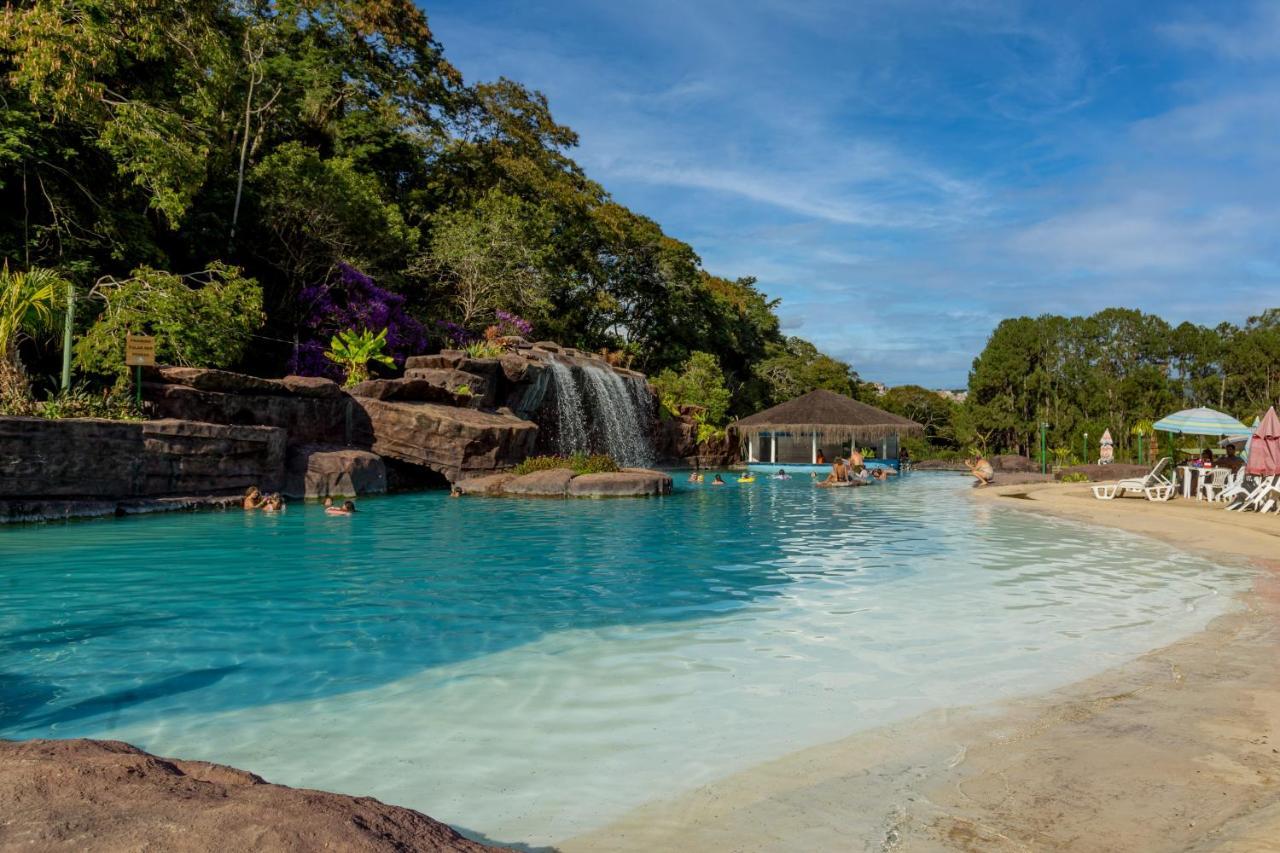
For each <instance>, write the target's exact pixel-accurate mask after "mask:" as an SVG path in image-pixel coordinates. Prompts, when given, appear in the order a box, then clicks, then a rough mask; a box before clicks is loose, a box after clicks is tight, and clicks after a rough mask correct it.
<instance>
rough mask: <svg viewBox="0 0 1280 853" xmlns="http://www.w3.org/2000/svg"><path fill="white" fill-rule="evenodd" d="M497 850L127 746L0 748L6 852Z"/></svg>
mask: <svg viewBox="0 0 1280 853" xmlns="http://www.w3.org/2000/svg"><path fill="white" fill-rule="evenodd" d="M498 849H506V848H495V847H489V846H487V845H484V844H480V843H477V842H475V841H471V840H469V839H466V838H463V837H462V836H461V835H459V834H458V833H457V832H455V831H454V830H452V829H450V828H449V827H448V826H445V825H444V824H442V823H440V822H439V821H435V820H432V819H431V818H429V817H427V816H425V815H422V814H419V813H418V812H415V811H411V810H410V809H405V808H400V807H398V806H389V805H386V804H385V803H381V802H379V801H378V800H375V799H373V798H371V797H348V796H344V795H342V794H331V793H326V792H324V791H311V790H305V789H300V788H287V787H285V786H283V785H273V784H270V783H268V782H265V781H263V780H262V779H260V778H259V777H257V776H254V775H253V774H252V773H246V772H244V771H243V770H236V769H234V768H231V767H225V766H223V765H221V764H208V763H206V762H203V761H179V760H175V759H168V758H158V757H156V756H154V755H149V754H148V753H145V752H143V751H142V750H140V749H137V748H135V747H132V746H129V745H128V744H126V743H121V742H119V741H95V740H32V741H0V850H6V851H7V850H50V851H63V850H66V851H71V850H75V851H95V853H104V851H136V850H167V851H183V853H196V851H199V852H200V853H204V851H209V853H213V851H219V853H221V851H228V850H268V851H303V850H307V851H311V850H344V851H346V850H352V851H382V850H395V851H461V852H462V853H480V851H488V850H498Z"/></svg>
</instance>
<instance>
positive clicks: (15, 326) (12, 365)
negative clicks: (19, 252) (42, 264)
mask: <svg viewBox="0 0 1280 853" xmlns="http://www.w3.org/2000/svg"><path fill="white" fill-rule="evenodd" d="M67 286H68V285H67V282H66V280H65V279H63V278H62V277H60V276H59V275H58V274H57V273H56V272H54V271H53V270H47V269H38V268H33V269H29V270H26V271H25V272H24V271H21V270H19V271H12V272H11V271H10V270H9V264H8V262H6V263H5V265H4V267H3V268H0V398H2V399H4V400H7V401H11V402H12V401H16V400H18V399H25V398H27V397H28V396H29V391H28V388H27V380H26V374H25V373H24V371H23V369H22V361H21V360H20V359H19V358H18V345H19V344H20V343H22V340H23V339H24V338H26V337H32V336H36V335H41V334H44V333H46V332H49V331H51V330H52V329H53V327H54V326H55V324H56V323H57V319H58V317H59V315H60V308H59V306H58V304H57V300H58V295H59V294H60V293H66V288H67Z"/></svg>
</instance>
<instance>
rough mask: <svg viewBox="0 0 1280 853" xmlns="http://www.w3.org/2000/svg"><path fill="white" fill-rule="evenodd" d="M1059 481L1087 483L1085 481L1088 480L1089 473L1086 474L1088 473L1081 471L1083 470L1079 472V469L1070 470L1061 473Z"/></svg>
mask: <svg viewBox="0 0 1280 853" xmlns="http://www.w3.org/2000/svg"><path fill="white" fill-rule="evenodd" d="M1061 482H1063V483H1087V482H1089V475H1088V474H1085V473H1083V472H1081V471H1072V472H1070V473H1067V474H1063V475H1062V480H1061Z"/></svg>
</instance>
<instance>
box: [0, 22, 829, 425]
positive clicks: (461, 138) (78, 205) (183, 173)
mask: <svg viewBox="0 0 1280 853" xmlns="http://www.w3.org/2000/svg"><path fill="white" fill-rule="evenodd" d="M577 141H578V140H577V135H576V134H575V133H574V132H573V130H571V129H570V128H568V127H565V126H564V125H562V124H559V123H558V122H556V121H555V119H554V117H553V116H552V114H551V110H550V107H549V105H548V103H547V100H546V98H545V97H543V96H542V95H541V94H540V93H538V92H533V91H530V90H528V89H526V88H525V87H524V86H522V85H520V84H519V83H518V82H515V81H512V80H507V79H500V80H497V81H495V82H490V83H478V84H473V85H469V84H467V83H466V82H464V81H463V79H462V77H461V75H460V74H459V73H458V72H457V70H456V69H454V68H453V67H452V66H451V65H450V64H449V63H448V61H447V60H446V59H445V57H444V52H443V48H442V46H441V45H440V44H439V43H438V42H437V41H436V40H435V38H434V36H433V35H432V32H431V29H430V27H429V26H428V23H427V18H426V16H425V15H424V13H423V12H422V11H421V9H419V8H418V6H417V5H416V4H415V3H414V2H412V0H16V1H15V2H11V3H9V4H7V5H6V6H5V9H4V11H3V13H2V15H0V257H3V258H6V259H8V260H10V261H11V263H13V264H14V265H15V266H17V267H21V268H26V267H48V268H51V269H56V270H58V271H59V272H61V273H62V274H63V275H66V276H68V277H70V278H71V279H72V280H73V281H75V282H77V283H78V285H79V286H80V288H82V290H87V289H88V288H89V287H91V286H92V285H93V284H94V282H96V281H98V280H99V279H101V278H103V277H115V278H118V279H121V280H124V279H126V278H128V277H129V276H130V273H131V271H132V270H135V269H140V268H144V267H145V268H148V269H150V270H166V271H169V272H171V273H173V274H174V275H177V276H185V275H187V274H189V273H192V272H196V271H202V270H208V269H213V268H215V265H217V264H225V265H226V266H227V268H235V269H237V270H239V271H240V272H239V273H238V275H243V276H244V277H245V278H246V279H249V280H252V281H254V282H256V283H257V285H258V286H259V287H260V288H261V291H262V306H263V308H264V310H265V312H266V323H265V326H264V327H263V328H262V329H261V330H259V343H260V345H259V346H254V347H252V348H250V349H248V350H247V351H246V353H247V354H246V355H245V361H244V362H243V363H241V364H240V365H239V366H240V367H241V368H243V369H247V370H251V371H256V372H263V373H269V372H280V371H283V370H284V369H286V365H288V364H290V363H292V364H295V365H296V364H298V363H300V361H305V359H301V360H300V359H299V354H298V352H297V348H298V346H299V343H298V342H299V341H303V342H305V341H311V340H315V339H317V337H318V336H319V330H317V329H313V328H309V327H308V323H309V322H310V320H309V318H310V317H312V316H313V314H314V312H312V311H309V310H308V307H307V305H306V304H304V303H305V300H302V299H300V295H301V294H302V293H303V292H304V291H306V292H312V291H313V290H314V289H315V288H317V287H326V286H328V285H329V284H330V283H332V282H335V281H338V280H339V279H340V278H341V277H342V276H343V275H344V272H343V270H346V269H352V268H354V269H357V270H359V271H360V272H361V273H362V274H363V275H366V276H368V277H370V278H372V279H373V280H374V281H376V282H377V284H378V286H379V287H382V288H387V289H388V290H389V291H391V292H394V293H396V294H397V295H398V296H400V297H402V298H403V299H404V304H405V306H406V308H407V310H409V311H411V312H412V313H413V314H414V315H415V316H416V317H417V319H418V320H419V321H421V322H422V324H423V325H424V327H425V328H427V329H436V328H438V324H439V323H444V322H450V323H457V324H461V325H463V326H466V327H467V328H468V329H470V330H471V331H473V332H478V331H480V330H481V329H483V328H484V327H485V326H486V325H487V324H488V323H490V322H492V321H493V318H494V317H495V316H496V312H497V311H499V310H507V311H514V312H517V313H520V314H522V315H523V316H525V317H527V318H528V319H529V320H530V321H532V323H533V326H534V329H535V330H536V335H537V336H538V337H544V338H555V339H558V340H560V341H562V342H563V343H565V344H568V345H572V346H577V347H579V348H583V349H589V350H599V349H601V348H607V349H610V350H613V351H619V350H621V351H623V352H624V353H625V354H626V355H627V356H629V357H630V359H631V363H632V364H633V365H634V366H636V367H637V368H640V369H643V370H646V371H649V372H651V373H655V374H656V373H658V372H660V371H662V370H663V369H666V368H679V367H680V366H682V365H684V364H685V363H686V361H687V360H688V359H689V358H690V356H691V355H692V354H693V353H696V352H710V353H715V356H716V358H717V360H718V361H719V365H720V367H721V369H722V370H723V372H724V375H725V381H726V383H727V387H728V389H729V391H730V392H731V393H732V400H733V407H734V410H735V411H739V412H741V411H746V410H750V409H752V408H754V407H756V406H758V405H762V404H766V403H771V402H774V401H776V400H777V399H779V398H780V397H781V396H782V395H786V394H789V393H791V392H792V391H793V390H799V391H803V390H808V389H809V388H811V387H818V386H822V387H833V388H836V389H838V390H846V391H847V390H851V389H852V388H853V387H854V385H853V377H854V374H853V373H852V371H851V370H850V368H849V367H848V365H845V364H843V363H840V362H836V361H834V360H832V359H829V358H827V357H825V356H822V355H821V354H820V353H818V352H817V350H816V349H814V348H813V347H812V346H810V345H808V344H805V343H804V342H800V341H797V340H796V339H791V340H786V339H785V338H784V337H783V336H782V334H781V333H780V331H779V324H778V319H777V316H776V315H775V313H774V310H775V308H776V305H777V303H776V301H774V300H770V299H768V298H767V297H766V296H764V295H763V294H761V293H760V292H759V291H758V290H757V289H756V287H755V282H754V280H752V279H740V280H736V281H732V280H728V279H723V278H718V277H716V276H714V275H712V274H711V273H709V272H708V271H706V270H704V269H703V268H702V265H701V261H700V259H699V258H698V256H697V254H696V253H695V252H694V250H693V249H692V247H690V246H689V245H688V244H686V243H683V242H681V241H680V240H678V239H676V238H674V237H672V236H670V235H668V234H666V233H664V232H663V230H662V228H661V226H660V225H659V224H658V223H656V222H654V221H652V220H651V219H648V218H646V217H644V216H641V215H639V214H637V213H635V212H633V211H631V210H628V209H627V208H626V207H624V206H622V205H620V204H618V203H617V202H615V201H614V200H612V199H611V198H610V197H609V194H608V193H607V192H606V191H605V189H604V188H603V187H601V186H600V185H599V184H597V183H595V182H594V181H592V180H591V179H590V178H588V177H587V176H586V175H585V174H584V172H583V170H582V169H581V168H580V167H579V166H578V164H577V163H575V162H574V160H573V159H572V157H571V155H570V152H571V151H572V149H573V147H574V146H575V145H576V144H577ZM184 280H185V281H191V280H190V279H184ZM92 319H93V318H92V317H90V318H87V319H82V325H86V324H87V323H88V322H89V321H90V320H92ZM109 331H110V330H99V332H97V333H95V344H94V347H93V348H94V349H97V348H100V347H101V346H104V345H108V344H103V340H104V338H103V335H105V334H107V333H108V332H109ZM432 343H433V344H434V345H436V346H438V345H440V344H441V343H442V341H439V340H437V341H433V342H432ZM86 346H87V345H86Z"/></svg>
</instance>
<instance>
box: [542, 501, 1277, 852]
mask: <svg viewBox="0 0 1280 853" xmlns="http://www.w3.org/2000/svg"><path fill="white" fill-rule="evenodd" d="M974 499H975V500H983V501H991V502H993V503H998V504H1000V505H1003V506H1007V507H1009V508H1011V509H1016V510H1019V511H1024V512H1041V513H1048V514H1052V515H1056V516H1059V517H1064V518H1072V519H1076V520H1078V521H1083V522H1088V523H1092V524H1096V525H1099V526H1101V527H1115V528H1120V529H1123V530H1127V531H1131V532H1134V533H1139V534H1144V535H1147V536H1152V537H1154V538H1157V539H1160V540H1163V541H1165V542H1168V543H1170V544H1173V545H1176V546H1178V547H1180V548H1186V549H1193V550H1196V551H1199V552H1202V553H1204V554H1206V555H1208V556H1211V557H1215V556H1216V557H1218V558H1220V559H1221V558H1223V557H1230V558H1243V559H1246V560H1249V561H1251V562H1253V563H1255V564H1256V565H1257V566H1258V568H1259V571H1258V575H1257V579H1256V582H1255V584H1254V587H1253V589H1252V590H1251V591H1250V592H1248V593H1247V594H1245V595H1244V596H1242V603H1243V607H1242V608H1241V609H1239V610H1237V611H1235V612H1232V613H1229V614H1227V615H1224V616H1221V617H1219V618H1217V619H1215V620H1214V621H1213V622H1212V623H1210V625H1209V626H1208V628H1207V629H1206V630H1204V631H1202V632H1199V633H1197V634H1195V635H1193V636H1190V637H1187V638H1185V639H1183V640H1180V641H1178V642H1176V643H1173V644H1172V645H1169V646H1166V647H1164V648H1161V649H1158V650H1156V651H1153V652H1150V653H1148V654H1146V655H1143V656H1142V657H1140V658H1138V659H1137V660H1134V661H1132V662H1129V663H1127V664H1124V665H1122V666H1119V667H1116V668H1114V669H1111V670H1109V671H1107V672H1104V673H1102V674H1100V675H1098V676H1095V677H1093V678H1089V679H1087V680H1085V681H1082V682H1078V683H1075V684H1072V685H1069V686H1067V687H1064V688H1062V689H1059V690H1056V691H1053V692H1051V693H1048V694H1042V695H1039V696H1034V697H1029V698H1024V699H1020V700H1017V701H1013V702H1006V703H1000V704H997V705H989V706H980V707H967V708H951V709H944V710H940V711H936V712H932V713H929V714H926V715H924V716H922V717H917V718H915V719H912V720H909V721H906V722H904V723H902V724H899V725H894V726H889V727H885V728H881V729H875V730H871V731H867V732H862V733H859V734H856V735H854V736H851V737H849V738H846V739H844V740H841V741H837V742H834V743H828V744H824V745H821V746H818V747H814V748H812V749H808V750H805V751H803V752H799V753H795V754H792V755H788V756H786V757H783V758H781V759H778V760H776V761H773V762H769V763H767V764H764V765H761V766H758V767H754V768H751V769H749V770H747V771H744V772H742V773H738V774H736V775H733V776H730V777H728V778H726V779H723V780H720V781H718V782H715V783H713V784H711V785H707V786H704V787H702V788H699V789H697V790H696V791H693V792H691V793H688V794H685V795H683V796H680V797H678V798H675V799H672V800H668V801H659V802H654V803H650V804H647V805H645V806H643V807H641V808H639V809H637V810H636V811H634V812H632V813H631V814H630V815H628V816H626V817H625V818H623V819H622V820H620V821H618V822H617V823H615V824H613V825H611V826H608V827H605V828H603V829H601V830H599V831H598V832H593V833H591V834H589V835H585V836H582V837H579V838H575V839H572V840H570V841H568V842H566V843H564V844H562V845H560V847H559V849H560V850H562V851H564V853H587V851H640V850H646V851H649V850H677V849H683V850H696V851H800V850H803V851H855V850H876V851H933V850H946V851H956V850H959V851H1046V850H1049V851H1053V850H1063V851H1065V850H1070V851H1082V853H1087V852H1088V851H1117V852H1118V851H1126V853H1134V851H1209V850H1214V851H1234V853H1246V851H1247V852H1248V853H1261V851H1277V850H1280V517H1276V516H1274V515H1271V516H1265V517H1259V516H1257V515H1256V514H1247V515H1246V514H1238V513H1230V512H1226V511H1225V510H1224V509H1223V508H1222V507H1221V506H1211V505H1207V504H1203V503H1200V502H1196V501H1184V500H1175V501H1172V502H1170V503H1165V504H1153V503H1148V502H1147V501H1145V500H1140V499H1122V500H1116V501H1097V500H1094V499H1093V497H1092V495H1091V494H1090V492H1089V488H1088V486H1087V485H1080V484H1070V485H1061V484H1035V485H1018V486H1005V487H994V488H988V489H980V490H975V491H974ZM1100 535H1105V531H1100Z"/></svg>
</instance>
